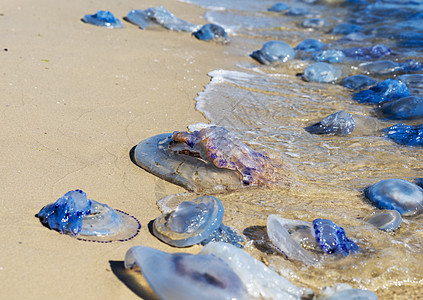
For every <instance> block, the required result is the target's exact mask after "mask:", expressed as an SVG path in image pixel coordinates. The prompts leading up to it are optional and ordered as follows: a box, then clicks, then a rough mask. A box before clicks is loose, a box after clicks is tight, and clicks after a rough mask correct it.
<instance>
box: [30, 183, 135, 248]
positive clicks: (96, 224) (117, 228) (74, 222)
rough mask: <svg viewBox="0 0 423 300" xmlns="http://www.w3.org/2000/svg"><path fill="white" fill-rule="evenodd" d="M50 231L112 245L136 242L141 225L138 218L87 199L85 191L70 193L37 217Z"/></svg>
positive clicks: (45, 208)
mask: <svg viewBox="0 0 423 300" xmlns="http://www.w3.org/2000/svg"><path fill="white" fill-rule="evenodd" d="M37 217H38V218H40V220H41V222H42V223H43V224H45V225H46V226H48V227H49V228H50V229H54V230H57V231H59V232H60V233H65V234H68V235H71V236H73V237H76V238H78V239H80V240H85V241H96V242H103V243H106V242H112V241H127V240H130V239H132V238H134V237H135V236H136V235H137V234H138V231H139V229H140V228H141V225H140V223H139V222H138V220H137V219H135V218H134V217H132V216H130V215H128V214H126V213H124V212H122V211H119V210H114V209H112V208H111V207H109V206H108V205H106V204H102V203H99V202H97V201H94V200H90V199H88V198H87V195H86V194H85V193H84V192H83V191H81V190H74V191H69V192H67V193H66V194H65V195H64V196H62V197H60V198H59V199H58V200H57V201H56V202H55V203H50V204H48V205H46V206H45V207H43V208H42V209H41V210H40V212H39V213H38V214H37Z"/></svg>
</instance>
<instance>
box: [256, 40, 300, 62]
mask: <svg viewBox="0 0 423 300" xmlns="http://www.w3.org/2000/svg"><path fill="white" fill-rule="evenodd" d="M250 56H251V57H252V58H254V59H255V60H257V61H258V62H259V63H261V64H263V65H268V64H271V63H276V62H283V63H284V62H287V61H288V60H291V59H293V58H294V56H295V51H294V49H292V47H291V46H290V45H288V44H287V43H285V42H282V41H269V42H266V43H264V44H263V47H262V48H261V49H260V50H257V51H254V52H253V53H251V54H250Z"/></svg>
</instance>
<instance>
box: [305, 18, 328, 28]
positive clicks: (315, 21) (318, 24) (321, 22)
mask: <svg viewBox="0 0 423 300" xmlns="http://www.w3.org/2000/svg"><path fill="white" fill-rule="evenodd" d="M326 25H327V22H326V20H325V19H321V18H311V19H305V20H303V21H302V22H301V27H303V28H313V29H319V28H322V27H325V26H326Z"/></svg>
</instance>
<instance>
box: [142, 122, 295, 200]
mask: <svg viewBox="0 0 423 300" xmlns="http://www.w3.org/2000/svg"><path fill="white" fill-rule="evenodd" d="M135 162H136V164H137V165H139V166H140V167H142V168H144V169H146V170H147V171H149V172H151V173H153V174H155V175H157V176H159V177H161V178H163V179H165V180H168V181H170V182H173V183H175V184H178V185H181V186H183V187H185V188H186V189H188V190H191V191H196V192H200V191H212V192H219V191H226V190H234V189H239V188H242V187H243V186H246V185H267V184H271V183H278V184H288V183H289V180H288V178H289V174H288V173H287V172H284V173H282V172H281V171H282V170H283V166H282V165H281V164H279V163H278V162H277V161H274V160H271V159H270V158H269V157H268V156H266V155H264V154H261V153H260V152H257V151H254V150H253V149H251V148H250V147H248V146H247V145H246V144H244V143H243V142H242V141H240V140H239V139H238V138H237V137H236V136H235V135H234V134H233V133H232V132H230V131H228V130H226V129H225V128H223V127H216V126H211V127H207V128H204V129H201V130H200V131H193V132H175V133H174V134H173V135H172V134H162V135H158V136H155V137H152V138H149V139H147V140H145V141H141V142H140V143H139V144H138V146H137V147H136V148H135Z"/></svg>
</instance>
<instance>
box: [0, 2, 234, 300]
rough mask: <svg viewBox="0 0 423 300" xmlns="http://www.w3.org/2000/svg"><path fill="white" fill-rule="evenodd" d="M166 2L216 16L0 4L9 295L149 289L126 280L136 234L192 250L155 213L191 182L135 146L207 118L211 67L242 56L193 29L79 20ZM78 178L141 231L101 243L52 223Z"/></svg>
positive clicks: (117, 295) (0, 275)
mask: <svg viewBox="0 0 423 300" xmlns="http://www.w3.org/2000/svg"><path fill="white" fill-rule="evenodd" d="M160 4H162V5H164V6H165V7H166V8H168V9H169V10H170V11H171V12H173V13H174V14H175V15H176V16H178V17H181V18H183V19H185V20H187V21H190V22H193V23H198V24H204V23H205V21H204V19H203V18H202V15H203V11H202V10H201V9H200V8H196V7H193V6H189V5H187V4H183V3H179V2H176V1H170V0H165V1H162V2H160V3H159V2H156V1H152V0H148V1H144V2H142V3H140V2H139V1H134V0H130V1H124V2H122V1H119V2H116V1H89V2H87V1H81V0H75V1H51V0H42V1H36V2H34V1H29V0H5V1H3V3H2V5H1V6H0V13H1V16H0V24H1V26H0V28H1V35H2V42H1V46H0V48H1V49H0V59H1V64H2V74H1V76H2V80H1V81H0V86H1V91H2V97H1V112H2V118H1V121H0V122H1V127H2V135H1V139H2V148H1V157H2V162H1V172H0V174H1V175H0V176H1V181H2V183H3V192H2V197H1V202H0V203H1V218H0V222H1V223H0V224H1V227H0V239H1V247H0V248H1V252H0V253H1V255H0V281H1V283H2V284H1V286H2V292H1V297H0V298H2V299H74V298H75V297H78V298H81V299H139V297H138V296H143V297H145V298H146V299H148V296H146V295H144V294H142V292H139V293H137V292H136V291H135V292H134V291H133V290H131V289H130V288H128V287H127V285H126V284H125V283H124V282H123V281H122V280H121V279H122V278H123V277H125V276H126V275H125V272H123V270H121V269H122V266H123V259H124V256H125V253H126V251H127V250H128V249H129V248H130V247H132V246H136V245H145V246H150V247H154V248H157V249H162V250H166V251H169V252H176V251H181V250H180V249H176V248H171V247H168V246H166V245H165V244H163V243H161V242H159V241H158V240H157V239H156V238H155V237H154V236H152V235H151V234H150V233H149V231H148V223H149V222H150V221H151V220H153V219H154V218H156V217H157V216H158V215H159V214H160V212H159V210H158V208H157V206H156V201H157V200H158V199H160V198H162V197H164V196H166V195H170V194H174V193H177V192H182V191H183V189H182V188H179V187H177V186H175V185H172V184H169V183H167V182H165V181H163V180H160V179H158V178H156V177H155V176H153V175H151V174H149V173H147V172H145V171H144V170H142V169H141V168H139V167H137V166H136V165H135V164H133V163H132V162H131V160H130V156H129V153H130V150H131V148H133V147H134V146H135V145H136V144H137V143H138V142H139V141H141V140H143V139H145V138H147V137H150V136H152V135H156V134H159V133H165V132H172V131H174V130H184V129H186V126H187V125H189V124H192V123H197V122H205V121H206V119H205V118H204V117H203V116H202V115H201V114H200V113H199V112H197V111H196V110H195V101H194V98H195V97H196V95H197V93H198V92H200V91H201V90H202V89H203V87H204V85H205V84H207V83H208V82H209V77H208V76H207V73H208V72H209V71H211V70H214V69H217V68H219V67H225V65H228V64H230V63H231V62H230V61H229V59H228V58H227V57H226V58H225V55H224V51H225V49H224V46H221V45H218V44H213V43H205V42H201V41H198V40H196V39H195V38H193V37H192V36H191V35H190V34H189V33H178V32H172V31H167V30H165V29H153V30H145V31H142V30H140V29H138V27H137V26H134V25H132V24H129V23H128V22H124V25H125V28H124V29H112V30H111V29H106V28H100V27H96V26H93V25H89V24H85V23H83V22H81V20H80V19H81V18H82V17H83V16H84V15H85V14H93V13H95V12H96V11H97V10H99V9H105V10H110V11H112V12H113V13H114V15H115V16H116V17H118V18H120V19H122V18H123V17H124V16H125V15H126V14H127V13H128V12H129V11H130V10H131V9H146V8H148V7H156V6H158V5H160ZM73 189H82V190H84V191H85V192H86V193H87V195H88V198H90V199H93V200H96V201H99V202H102V203H107V204H108V205H110V206H111V207H113V208H118V209H121V210H123V211H125V212H127V213H129V214H131V215H133V216H135V217H136V218H137V219H138V220H139V221H140V223H141V225H142V228H141V230H140V233H139V235H138V236H137V237H136V238H134V239H132V240H130V241H127V242H115V243H108V244H101V243H92V242H91V243H90V242H83V241H79V240H76V239H74V238H71V237H69V236H66V235H60V234H59V233H57V232H55V231H53V230H48V229H47V228H46V227H44V226H42V224H41V222H40V220H39V219H38V218H36V217H35V215H36V214H37V213H38V211H39V210H40V209H41V208H42V207H43V206H44V205H46V204H48V203H52V202H55V201H56V200H57V198H59V197H61V196H62V195H63V194H64V193H66V192H67V191H69V190H73ZM183 251H186V252H198V251H199V247H192V248H189V249H184V250H183ZM119 270H120V271H121V273H119ZM119 274H120V275H119Z"/></svg>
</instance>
